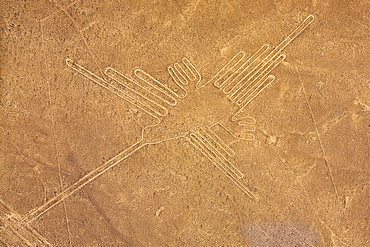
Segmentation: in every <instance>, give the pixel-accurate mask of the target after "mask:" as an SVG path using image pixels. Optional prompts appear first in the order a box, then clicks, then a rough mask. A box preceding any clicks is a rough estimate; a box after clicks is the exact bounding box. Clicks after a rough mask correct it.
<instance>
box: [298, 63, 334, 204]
mask: <svg viewBox="0 0 370 247" xmlns="http://www.w3.org/2000/svg"><path fill="white" fill-rule="evenodd" d="M295 71H296V72H297V78H298V80H299V82H300V83H301V86H302V91H303V95H304V98H305V100H306V103H307V105H308V108H309V111H310V116H311V119H312V121H313V124H314V127H315V131H316V135H317V139H318V140H319V144H320V148H321V151H322V154H323V156H324V161H325V165H326V168H327V170H328V174H329V177H330V182H331V184H332V186H333V188H334V191H335V196H336V197H337V200H338V202H339V194H338V190H337V187H336V185H335V182H334V178H333V174H332V169H331V167H330V165H329V163H328V157H327V156H326V151H325V148H324V145H323V143H322V140H321V137H320V133H319V129H318V127H317V123H316V119H315V116H314V114H313V110H312V107H311V104H310V102H309V101H308V97H307V92H306V89H305V87H304V85H303V83H302V80H301V77H300V75H299V71H298V68H297V66H295Z"/></svg>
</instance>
